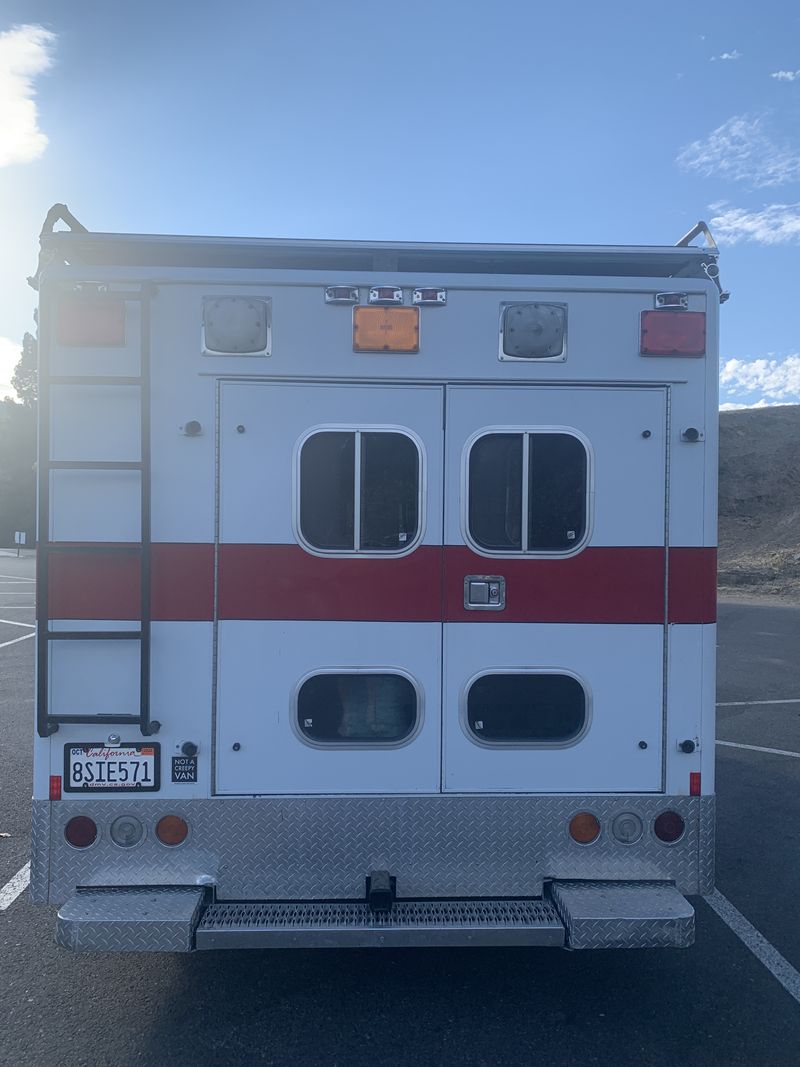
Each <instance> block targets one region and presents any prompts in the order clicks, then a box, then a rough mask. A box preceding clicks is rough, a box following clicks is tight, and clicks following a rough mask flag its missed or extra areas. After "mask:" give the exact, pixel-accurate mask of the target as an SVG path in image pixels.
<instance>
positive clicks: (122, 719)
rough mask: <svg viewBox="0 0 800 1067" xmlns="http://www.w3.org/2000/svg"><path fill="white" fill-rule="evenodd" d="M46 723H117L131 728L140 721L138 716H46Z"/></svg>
mask: <svg viewBox="0 0 800 1067" xmlns="http://www.w3.org/2000/svg"><path fill="white" fill-rule="evenodd" d="M47 721H48V723H62V722H63V723H79V722H85V723H92V722H99V723H104V724H105V725H112V724H113V723H119V724H120V725H125V724H128V725H130V726H133V725H134V724H137V725H138V724H139V722H140V721H141V720H140V718H139V716H138V715H48V716H47Z"/></svg>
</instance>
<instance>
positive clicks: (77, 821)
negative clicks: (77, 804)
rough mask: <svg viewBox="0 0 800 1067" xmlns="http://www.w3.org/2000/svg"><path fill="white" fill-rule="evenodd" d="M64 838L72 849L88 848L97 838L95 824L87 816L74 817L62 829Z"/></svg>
mask: <svg viewBox="0 0 800 1067" xmlns="http://www.w3.org/2000/svg"><path fill="white" fill-rule="evenodd" d="M64 837H66V839H67V841H68V842H69V843H70V844H71V845H72V847H73V848H88V847H89V845H93V844H94V842H95V840H96V838H97V824H96V823H95V821H94V819H90V818H89V816H88V815H76V816H75V817H74V818H72V819H70V820H69V822H68V823H67V825H66V826H65V827H64Z"/></svg>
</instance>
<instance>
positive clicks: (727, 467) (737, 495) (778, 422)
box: [719, 404, 800, 599]
mask: <svg viewBox="0 0 800 1067" xmlns="http://www.w3.org/2000/svg"><path fill="white" fill-rule="evenodd" d="M719 587H720V592H722V593H729V594H739V595H741V594H747V595H761V596H765V595H768V596H772V597H782V598H786V597H790V598H792V599H800V404H793V405H787V406H785V407H775V408H759V409H757V410H753V409H751V410H749V411H723V412H721V413H720V443H719Z"/></svg>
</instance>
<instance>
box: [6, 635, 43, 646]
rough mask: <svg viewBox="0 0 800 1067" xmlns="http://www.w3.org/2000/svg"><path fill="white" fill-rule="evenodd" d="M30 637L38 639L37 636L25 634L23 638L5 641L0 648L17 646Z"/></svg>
mask: <svg viewBox="0 0 800 1067" xmlns="http://www.w3.org/2000/svg"><path fill="white" fill-rule="evenodd" d="M29 637H36V634H23V635H22V637H15V638H14V640H13V641H3V642H2V644H0V648H8V646H9V645H17V644H19V642H20V641H27V640H28V638H29Z"/></svg>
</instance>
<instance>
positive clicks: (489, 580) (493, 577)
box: [464, 574, 506, 611]
mask: <svg viewBox="0 0 800 1067" xmlns="http://www.w3.org/2000/svg"><path fill="white" fill-rule="evenodd" d="M505 606H506V580H505V578H502V577H501V576H500V575H498V574H468V575H467V576H466V578H465V579H464V607H465V608H467V610H468V611H502V610H503V608H504V607H505Z"/></svg>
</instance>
